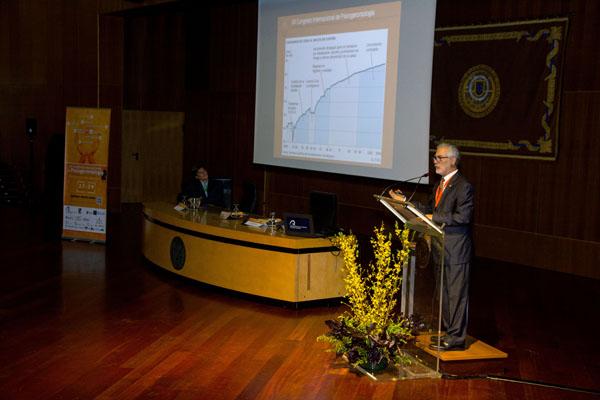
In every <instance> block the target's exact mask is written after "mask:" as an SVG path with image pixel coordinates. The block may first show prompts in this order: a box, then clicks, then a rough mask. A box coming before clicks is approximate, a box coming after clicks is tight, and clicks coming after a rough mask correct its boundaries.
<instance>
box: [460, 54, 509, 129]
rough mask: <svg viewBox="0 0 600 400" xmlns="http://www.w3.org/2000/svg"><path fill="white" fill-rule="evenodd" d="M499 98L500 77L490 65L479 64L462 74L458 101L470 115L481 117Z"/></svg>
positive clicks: (491, 108) (490, 109)
mask: <svg viewBox="0 0 600 400" xmlns="http://www.w3.org/2000/svg"><path fill="white" fill-rule="evenodd" d="M499 98H500V79H498V74H496V71H494V70H493V69H492V68H491V67H490V66H488V65H485V64H479V65H476V66H474V67H472V68H470V69H469V70H468V71H467V72H465V74H464V75H463V76H462V79H461V80H460V84H459V86H458V103H459V104H460V107H461V108H462V109H463V111H464V112H465V113H466V114H467V115H468V116H470V117H473V118H483V117H485V116H486V115H488V114H489V113H491V112H492V111H493V110H494V108H495V107H496V104H498V99H499Z"/></svg>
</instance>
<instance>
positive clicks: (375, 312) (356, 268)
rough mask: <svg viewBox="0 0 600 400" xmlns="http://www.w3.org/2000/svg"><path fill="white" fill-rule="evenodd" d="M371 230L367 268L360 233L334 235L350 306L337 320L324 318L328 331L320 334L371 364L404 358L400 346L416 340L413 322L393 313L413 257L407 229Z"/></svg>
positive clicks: (354, 358)
mask: <svg viewBox="0 0 600 400" xmlns="http://www.w3.org/2000/svg"><path fill="white" fill-rule="evenodd" d="M373 233H374V237H373V238H371V245H372V246H373V252H374V255H375V260H374V261H373V262H371V263H370V264H369V269H368V270H365V269H364V268H363V266H362V265H361V264H360V263H359V262H358V254H359V252H358V241H357V239H356V236H354V235H353V234H349V235H346V234H339V235H337V236H335V237H334V238H333V239H332V242H333V244H334V245H335V246H336V247H338V248H339V249H340V251H341V254H342V257H343V259H344V268H345V272H346V275H345V279H344V281H345V286H346V301H347V302H348V305H349V307H350V310H349V311H348V312H344V313H343V314H342V315H340V316H339V317H338V318H337V320H335V321H334V320H328V321H325V323H326V324H327V326H328V327H329V329H330V331H329V332H328V333H326V334H324V335H321V336H319V338H318V340H320V341H324V342H327V343H329V344H331V345H332V346H333V347H334V349H335V352H336V354H337V355H338V356H341V355H344V356H345V357H346V358H347V359H348V361H349V362H350V363H351V364H353V365H361V366H363V367H365V366H366V367H367V368H368V367H369V366H374V365H378V364H380V363H382V362H387V363H402V362H405V360H406V358H403V356H402V352H401V348H402V346H404V345H406V343H408V342H409V341H410V340H413V339H414V336H413V332H412V331H413V326H414V325H413V323H412V321H411V320H410V319H408V318H405V317H403V316H397V315H395V314H394V309H395V307H396V299H397V295H398V291H399V289H400V287H401V283H402V268H403V266H404V265H406V264H407V262H408V258H409V256H410V249H411V243H410V240H409V230H408V229H404V230H401V229H399V228H398V225H397V224H396V226H395V229H394V232H393V233H390V232H386V230H385V226H384V224H383V223H382V224H381V226H380V227H379V228H377V227H375V228H374V230H373ZM394 236H395V237H396V238H397V239H399V241H400V243H401V246H400V248H399V249H393V248H392V242H393V238H394ZM403 360H404V361H403Z"/></svg>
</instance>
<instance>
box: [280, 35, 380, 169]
mask: <svg viewBox="0 0 600 400" xmlns="http://www.w3.org/2000/svg"><path fill="white" fill-rule="evenodd" d="M387 37H388V31H387V29H377V30H369V31H361V32H346V33H339V34H333V35H332V34H327V35H320V36H307V37H299V38H289V39H286V43H285V65H284V88H283V107H282V113H283V115H282V121H283V126H282V131H281V132H282V136H283V139H282V147H281V155H282V156H297V157H309V158H314V159H325V160H334V161H351V162H358V163H372V164H380V163H381V147H382V136H383V117H384V103H385V77H386V56H387Z"/></svg>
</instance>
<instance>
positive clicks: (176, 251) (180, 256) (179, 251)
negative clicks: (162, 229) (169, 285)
mask: <svg viewBox="0 0 600 400" xmlns="http://www.w3.org/2000/svg"><path fill="white" fill-rule="evenodd" d="M171 264H172V265H173V268H175V269H176V270H178V271H179V270H181V269H183V266H184V264H185V244H184V243H183V240H181V238H180V237H179V236H175V237H174V238H173V239H172V240H171Z"/></svg>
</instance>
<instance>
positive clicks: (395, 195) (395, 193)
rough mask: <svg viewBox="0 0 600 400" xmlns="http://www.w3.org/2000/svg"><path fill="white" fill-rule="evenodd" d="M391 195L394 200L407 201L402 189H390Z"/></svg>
mask: <svg viewBox="0 0 600 400" xmlns="http://www.w3.org/2000/svg"><path fill="white" fill-rule="evenodd" d="M389 194H390V197H391V198H392V199H394V200H400V201H406V196H405V195H404V194H403V193H402V192H401V191H400V190H391V189H390V191H389Z"/></svg>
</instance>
